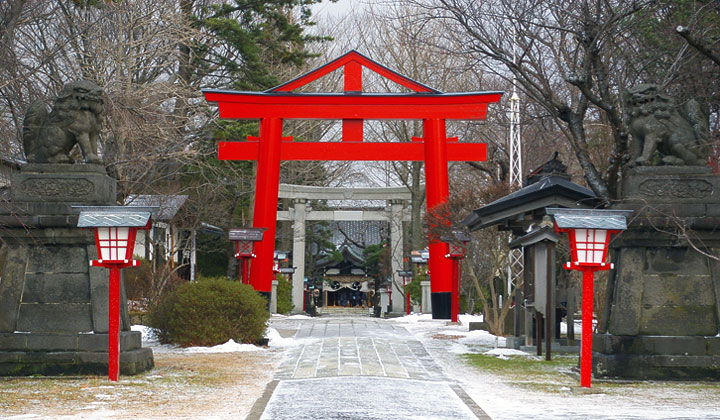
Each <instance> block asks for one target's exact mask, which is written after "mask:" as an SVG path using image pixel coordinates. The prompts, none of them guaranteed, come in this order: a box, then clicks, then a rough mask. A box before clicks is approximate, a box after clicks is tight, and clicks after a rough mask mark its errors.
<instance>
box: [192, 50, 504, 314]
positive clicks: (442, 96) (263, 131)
mask: <svg viewBox="0 0 720 420" xmlns="http://www.w3.org/2000/svg"><path fill="white" fill-rule="evenodd" d="M338 69H342V71H343V74H344V92H342V93H304V92H297V91H296V90H297V89H298V88H300V87H302V86H305V85H307V84H308V83H310V82H312V81H314V80H316V79H318V78H320V77H323V76H325V75H327V74H328V73H330V72H332V71H335V70H338ZM363 70H368V71H372V72H375V73H376V74H378V75H380V76H382V77H384V78H386V79H388V80H389V81H392V82H394V83H397V84H398V85H401V86H403V87H405V88H407V89H409V90H410V91H411V92H409V93H365V92H363V76H362V75H363ZM203 93H204V94H205V99H206V100H207V101H208V102H216V103H217V104H218V107H219V112H220V118H235V119H259V120H260V136H259V137H249V138H248V141H245V142H241V141H237V142H220V143H219V145H218V146H219V147H218V158H219V159H224V160H256V161H257V177H256V180H255V208H254V212H253V226H254V227H258V228H266V229H267V230H266V231H265V235H264V236H263V240H262V241H260V242H258V243H257V244H256V248H255V254H256V255H257V258H256V259H255V260H254V261H253V264H252V266H251V268H250V284H251V285H252V286H253V287H254V288H255V290H257V291H259V292H260V293H262V294H264V295H266V296H267V297H268V300H269V298H270V293H271V288H272V278H273V252H274V248H275V231H276V224H277V219H276V211H277V201H278V184H279V178H280V161H281V160H320V161H330V160H340V161H424V162H425V183H426V202H427V208H428V210H432V209H433V208H435V207H436V206H438V205H440V204H442V203H444V202H446V201H447V197H448V161H484V160H486V145H485V144H484V143H467V142H458V139H457V138H448V137H447V134H446V130H445V121H446V120H448V119H451V120H481V119H484V118H485V115H486V113H487V107H488V104H489V103H494V102H498V101H499V100H500V97H501V96H502V92H459V93H443V92H440V91H439V90H437V89H433V88H431V87H429V86H426V85H424V84H422V83H419V82H416V81H414V80H412V79H410V78H408V77H406V76H403V75H402V74H400V73H397V72H395V71H393V70H391V69H389V68H387V67H385V66H383V65H381V64H379V63H377V62H375V61H373V60H371V59H369V58H367V57H365V56H364V55H362V54H360V53H358V52H356V51H350V52H348V53H347V54H345V55H343V56H341V57H339V58H337V59H335V60H333V61H331V62H329V63H327V64H325V65H324V66H322V67H320V68H317V69H315V70H313V71H311V72H309V73H307V74H305V75H302V76H300V77H298V78H296V79H293V80H291V81H289V82H287V83H284V84H282V85H279V86H276V87H274V88H272V89H268V90H267V91H264V92H240V91H230V90H203ZM284 119H322V120H342V122H343V129H342V139H341V140H340V141H332V142H293V141H292V137H283V120H284ZM364 120H421V121H422V123H423V136H422V138H413V139H408V140H412V142H365V141H363V140H364V138H363V122H364ZM429 249H430V262H429V266H430V271H431V283H430V288H431V293H432V294H431V299H432V311H433V318H435V319H450V318H451V308H452V305H451V302H452V290H453V287H452V282H453V281H455V279H453V276H452V264H451V261H450V260H448V259H447V258H445V256H446V254H447V253H448V245H447V243H444V242H441V241H437V240H435V241H430V245H429Z"/></svg>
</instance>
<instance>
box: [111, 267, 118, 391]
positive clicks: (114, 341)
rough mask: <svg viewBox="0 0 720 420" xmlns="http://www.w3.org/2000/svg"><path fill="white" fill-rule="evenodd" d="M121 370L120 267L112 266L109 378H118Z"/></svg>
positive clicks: (112, 379)
mask: <svg viewBox="0 0 720 420" xmlns="http://www.w3.org/2000/svg"><path fill="white" fill-rule="evenodd" d="M119 372H120V267H119V266H117V265H112V266H110V284H109V295H108V379H110V380H111V381H117V380H118V373H119Z"/></svg>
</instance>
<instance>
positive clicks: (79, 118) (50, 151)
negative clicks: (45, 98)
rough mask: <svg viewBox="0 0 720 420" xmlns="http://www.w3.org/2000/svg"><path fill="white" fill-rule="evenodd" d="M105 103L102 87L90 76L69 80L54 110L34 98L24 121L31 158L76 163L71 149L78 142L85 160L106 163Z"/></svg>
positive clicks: (25, 145) (39, 160)
mask: <svg viewBox="0 0 720 420" xmlns="http://www.w3.org/2000/svg"><path fill="white" fill-rule="evenodd" d="M103 105H104V103H103V98H102V90H101V89H100V88H99V87H98V86H97V85H96V84H95V83H92V82H89V81H87V80H80V81H77V82H73V83H68V84H66V85H65V86H64V87H63V89H62V91H60V93H59V94H58V96H57V98H56V99H55V105H54V106H53V108H52V110H51V111H50V113H48V112H47V109H46V108H45V104H44V103H42V102H40V101H36V102H33V103H32V104H31V105H30V108H29V109H28V111H27V113H26V114H25V120H24V122H23V147H24V148H25V156H26V158H27V161H28V162H30V163H72V159H71V158H70V151H71V150H72V148H73V146H75V144H76V143H77V144H78V145H79V146H80V151H82V154H83V157H84V162H85V163H102V159H100V157H98V154H97V144H98V133H99V131H100V126H101V124H102V113H103Z"/></svg>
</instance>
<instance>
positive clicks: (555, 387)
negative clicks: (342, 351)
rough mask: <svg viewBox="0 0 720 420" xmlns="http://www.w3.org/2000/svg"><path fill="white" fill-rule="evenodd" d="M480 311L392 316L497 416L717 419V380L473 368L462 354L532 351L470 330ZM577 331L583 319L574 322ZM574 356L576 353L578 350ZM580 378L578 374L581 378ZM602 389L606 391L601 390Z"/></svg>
mask: <svg viewBox="0 0 720 420" xmlns="http://www.w3.org/2000/svg"><path fill="white" fill-rule="evenodd" d="M481 320H482V318H481V317H471V316H461V317H460V321H461V325H448V324H447V322H446V321H443V320H432V319H431V317H429V316H426V315H422V316H412V315H411V316H409V317H403V318H397V319H395V320H394V321H395V322H397V323H399V324H401V325H403V326H404V327H405V328H406V329H407V330H408V331H410V332H411V333H412V334H413V335H415V337H416V338H417V339H418V340H420V341H421V342H422V343H423V345H424V346H425V348H426V349H427V350H428V352H429V353H430V354H431V355H432V356H433V358H434V359H435V360H436V361H437V362H438V363H439V364H440V365H441V366H442V368H443V370H444V372H445V374H446V375H447V376H448V377H449V378H450V379H451V380H453V381H457V382H458V383H459V384H461V386H462V387H463V389H464V390H465V391H466V392H467V393H468V395H470V397H471V398H472V399H473V400H474V401H475V402H477V403H478V404H479V405H480V407H482V408H483V410H485V412H487V414H488V415H489V416H490V417H492V419H493V420H510V419H513V420H514V419H518V418H528V419H533V420H554V419H557V418H564V419H578V420H579V419H583V420H584V419H601V420H610V419H613V420H614V419H630V420H640V419H643V420H661V419H662V420H670V419H673V420H691V419H702V420H709V419H713V420H718V419H720V391H719V390H718V387H717V385H716V384H714V383H707V384H705V383H703V382H689V383H684V382H642V381H638V382H635V383H631V382H628V381H610V382H609V383H608V384H607V385H606V386H604V387H603V386H601V382H600V381H597V380H596V381H595V382H594V387H593V388H592V390H591V391H590V392H584V391H582V390H580V388H579V387H578V386H570V387H569V386H567V381H564V382H563V383H560V382H557V383H553V382H552V379H549V380H548V381H546V382H542V381H543V380H542V379H541V380H540V381H541V382H542V383H541V386H537V384H533V383H528V382H524V381H523V377H522V374H521V373H519V374H518V375H516V377H513V378H510V379H508V378H507V377H503V376H502V375H498V374H493V373H489V372H486V371H481V370H478V369H474V368H471V367H470V366H469V365H468V364H467V363H466V361H465V360H463V359H462V358H461V357H460V355H461V354H465V353H478V352H481V353H484V354H488V355H495V356H498V358H501V359H504V358H509V357H511V356H515V357H517V356H519V355H524V356H528V357H530V358H535V356H533V355H531V354H527V353H524V352H520V351H518V350H512V349H505V348H502V346H504V342H503V340H504V339H503V338H502V337H498V338H497V344H495V343H496V337H495V336H493V335H491V334H489V333H488V332H486V331H468V325H469V322H471V321H472V322H474V321H481ZM575 328H576V332H577V333H578V334H579V332H580V325H579V324H578V325H577V326H576V327H575ZM575 357H576V356H575ZM578 382H579V378H578ZM603 389H604V390H605V391H603Z"/></svg>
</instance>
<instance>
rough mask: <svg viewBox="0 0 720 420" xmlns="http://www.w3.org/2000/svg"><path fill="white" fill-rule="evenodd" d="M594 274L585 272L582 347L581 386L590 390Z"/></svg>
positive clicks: (589, 271)
mask: <svg viewBox="0 0 720 420" xmlns="http://www.w3.org/2000/svg"><path fill="white" fill-rule="evenodd" d="M592 323H593V272H592V271H591V270H583V297H582V344H581V347H580V386H581V387H584V388H590V382H591V380H592V330H593V325H592Z"/></svg>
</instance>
